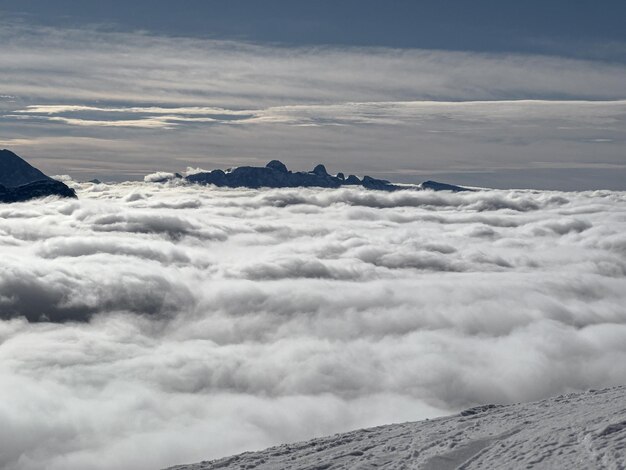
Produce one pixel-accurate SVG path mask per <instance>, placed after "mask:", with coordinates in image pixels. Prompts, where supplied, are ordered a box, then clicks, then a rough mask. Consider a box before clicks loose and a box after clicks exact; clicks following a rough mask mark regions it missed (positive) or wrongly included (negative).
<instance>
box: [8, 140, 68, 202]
mask: <svg viewBox="0 0 626 470" xmlns="http://www.w3.org/2000/svg"><path fill="white" fill-rule="evenodd" d="M46 196H59V197H69V198H75V197H76V193H75V192H74V190H73V189H71V188H69V187H68V186H67V185H65V184H64V183H62V182H60V181H56V180H54V179H52V178H50V177H49V176H47V175H45V174H44V173H42V172H41V171H39V170H38V169H37V168H35V167H33V166H31V165H29V164H28V163H27V162H26V161H24V160H22V159H21V158H20V157H18V156H17V155H16V154H14V153H13V152H11V151H9V150H0V202H21V201H27V200H29V199H35V198H39V197H46Z"/></svg>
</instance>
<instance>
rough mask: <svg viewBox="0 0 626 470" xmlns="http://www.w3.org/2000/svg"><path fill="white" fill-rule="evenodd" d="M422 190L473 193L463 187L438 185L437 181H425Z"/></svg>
mask: <svg viewBox="0 0 626 470" xmlns="http://www.w3.org/2000/svg"><path fill="white" fill-rule="evenodd" d="M420 186H421V188H422V189H432V190H433V191H454V192H459V191H472V190H471V189H469V188H464V187H463V186H456V185H454V184H446V183H438V182H437V181H430V180H429V181H424V182H423V183H422V184H420Z"/></svg>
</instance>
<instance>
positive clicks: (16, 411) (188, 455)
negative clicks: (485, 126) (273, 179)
mask: <svg viewBox="0 0 626 470" xmlns="http://www.w3.org/2000/svg"><path fill="white" fill-rule="evenodd" d="M74 185H75V186H76V188H77V189H78V191H79V197H80V200H78V201H60V200H45V201H34V202H29V203H23V204H12V205H6V206H3V207H1V208H0V256H2V259H3V262H2V265H1V266H0V313H1V315H2V321H0V382H1V383H2V389H3V399H2V401H0V422H2V423H3V426H2V429H1V430H0V466H2V467H3V468H8V469H35V468H43V467H45V468H49V469H57V468H58V469H61V468H63V469H67V468H81V469H104V468H113V467H120V468H139V469H142V468H146V469H148V468H150V469H152V468H159V467H165V466H167V465H171V464H175V463H182V462H186V461H198V460H202V459H206V458H209V457H219V456H224V455H227V454H230V453H234V452H239V451H244V450H250V449H254V448H262V447H265V446H268V445H271V444H276V443H279V442H284V441H292V440H297V439H305V438H308V437H312V436H315V435H324V434H329V433H333V432H337V431H343V430H348V429H352V428H357V427H363V426H369V425H375V424H382V423H388V422H393V421H396V422H397V421H406V420H413V419H420V418H426V417H432V416H436V415H440V414H443V413H447V412H451V411H455V410H458V409H461V408H465V407H469V406H472V405H476V404H480V403H490V402H500V403H504V402H515V401H525V400H533V399H538V398H541V397H546V396H549V395H553V394H557V393H561V392H566V391H570V390H582V389H586V388H590V387H594V388H597V387H603V386H610V385H617V384H621V383H624V382H626V366H625V365H624V364H626V349H625V348H624V344H626V311H625V310H624V305H626V291H625V290H624V288H623V286H624V278H625V277H626V237H625V236H624V233H626V194H625V193H623V192H610V191H595V192H580V193H563V192H540V191H481V192H476V193H468V194H444V193H434V192H428V191H424V192H411V191H401V192H397V193H391V194H386V193H378V192H373V191H366V190H359V189H355V188H353V189H345V188H342V189H337V190H308V189H298V190H291V189H283V190H261V191H252V190H232V189H216V188H199V187H194V186H174V185H154V184H147V183H124V184H117V185H106V184H89V183H85V184H77V183H75V184H74Z"/></svg>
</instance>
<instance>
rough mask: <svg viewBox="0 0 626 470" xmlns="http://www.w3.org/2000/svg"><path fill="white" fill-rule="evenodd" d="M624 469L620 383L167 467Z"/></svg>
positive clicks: (625, 409) (625, 418)
mask: <svg viewBox="0 0 626 470" xmlns="http://www.w3.org/2000/svg"><path fill="white" fill-rule="evenodd" d="M217 468H219V469H251V468H255V469H259V470H262V469H293V470H296V469H297V470H305V469H306V470H325V469H348V468H349V469H372V468H385V469H418V468H419V469H424V470H447V469H454V468H480V469H503V468H563V469H565V468H570V469H573V468H607V469H623V468H626V387H624V386H622V387H615V388H608V389H604V390H599V391H598V390H590V391H588V392H584V393H571V394H568V395H561V396H558V397H555V398H550V399H547V400H541V401H537V402H534V403H522V404H515V405H505V406H501V405H485V406H481V407H476V408H470V409H468V410H465V411H462V412H461V413H459V414H457V415H454V416H449V417H445V418H439V419H434V420H426V421H418V422H414V423H403V424H391V425H387V426H379V427H375V428H369V429H360V430H358V431H352V432H348V433H344V434H336V435H334V436H329V437H323V438H319V439H313V440H310V441H306V442H300V443H296V444H283V445H281V446H277V447H271V448H269V449H266V450H263V451H260V452H246V453H243V454H239V455H235V456H232V457H227V458H223V459H219V460H213V461H211V462H208V461H206V462H200V463H196V464H190V465H179V466H176V467H171V468H170V470H209V469H217Z"/></svg>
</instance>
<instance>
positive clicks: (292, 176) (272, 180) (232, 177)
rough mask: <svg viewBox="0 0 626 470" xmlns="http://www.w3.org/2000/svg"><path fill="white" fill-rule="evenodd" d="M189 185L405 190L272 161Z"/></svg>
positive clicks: (199, 176) (194, 178) (197, 178)
mask: <svg viewBox="0 0 626 470" xmlns="http://www.w3.org/2000/svg"><path fill="white" fill-rule="evenodd" d="M186 180H187V181H189V182H190V183H197V184H213V185H215V186H225V187H229V188H240V187H245V188H297V187H320V188H338V187H340V186H344V185H351V186H363V187H364V188H367V189H377V190H381V191H397V190H399V189H408V188H407V187H406V186H398V185H395V184H392V183H390V182H389V181H386V180H381V179H376V178H372V177H370V176H364V177H363V179H362V180H360V179H359V178H358V177H356V176H355V175H350V176H348V178H345V176H344V174H343V173H338V174H337V175H336V176H333V175H329V174H328V172H327V171H326V167H325V166H324V165H321V164H320V165H317V166H316V167H315V168H314V169H313V171H310V172H304V171H296V172H293V171H289V170H288V169H287V167H286V166H285V164H284V163H282V162H280V161H278V160H272V161H271V162H269V163H268V164H267V165H265V167H255V166H241V167H238V168H233V169H230V170H227V171H222V170H213V171H209V172H203V173H195V174H192V175H189V176H187V177H186ZM428 183H429V186H428V187H427V188H424V189H434V190H446V191H466V190H467V189H466V188H462V187H460V186H453V185H448V184H443V183H435V182H432V181H431V182H428Z"/></svg>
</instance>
